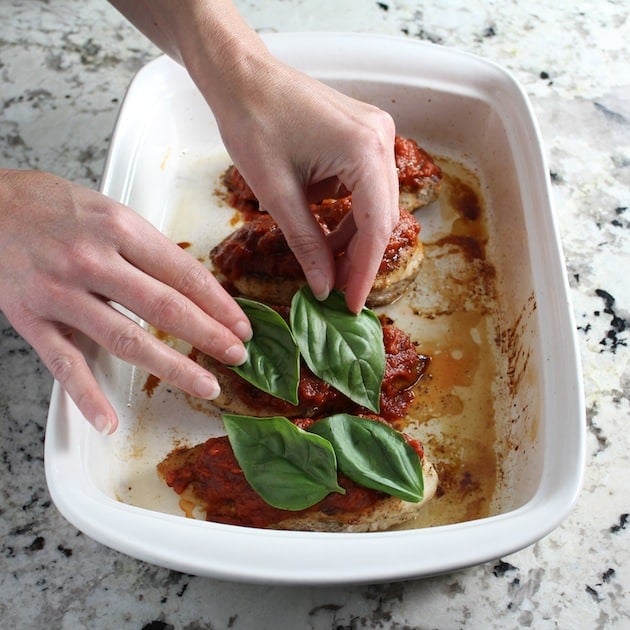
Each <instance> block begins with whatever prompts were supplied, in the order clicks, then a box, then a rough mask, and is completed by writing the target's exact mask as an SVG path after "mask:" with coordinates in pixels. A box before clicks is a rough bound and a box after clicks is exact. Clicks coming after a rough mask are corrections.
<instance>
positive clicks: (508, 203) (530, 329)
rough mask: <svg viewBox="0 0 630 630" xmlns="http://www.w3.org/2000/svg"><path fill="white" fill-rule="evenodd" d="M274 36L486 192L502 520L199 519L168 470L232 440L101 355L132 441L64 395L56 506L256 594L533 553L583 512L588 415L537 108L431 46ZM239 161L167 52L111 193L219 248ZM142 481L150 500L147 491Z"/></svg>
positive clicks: (53, 471)
mask: <svg viewBox="0 0 630 630" xmlns="http://www.w3.org/2000/svg"><path fill="white" fill-rule="evenodd" d="M265 40H266V42H267V44H268V46H269V47H270V49H271V50H272V52H273V53H274V54H275V55H276V56H278V57H279V58H281V59H283V60H285V61H287V62H288V63H290V64H292V65H294V66H296V67H298V68H299V69H301V70H303V71H305V72H307V73H309V74H312V75H314V76H316V77H317V78H319V79H321V80H323V81H326V82H329V83H331V84H333V85H334V86H335V87H336V88H338V89H340V90H342V91H346V92H348V93H349V94H351V95H352V96H354V97H356V98H359V99H361V100H366V101H369V102H373V103H375V104H377V105H379V106H381V107H383V108H384V109H387V110H388V111H390V112H391V113H392V115H393V116H394V118H395V120H396V123H397V127H398V131H399V133H402V134H403V135H407V136H410V137H413V138H416V139H418V140H421V141H422V144H423V146H425V147H426V148H428V149H430V150H431V151H432V152H433V153H437V154H439V155H442V156H446V157H452V158H453V159H456V160H459V161H464V162H465V163H466V164H467V165H469V166H470V167H471V168H473V169H474V170H475V171H476V172H477V173H478V174H479V177H480V178H481V180H482V182H483V186H484V196H485V199H486V202H487V206H488V215H489V216H488V221H489V224H490V228H491V229H490V238H489V250H490V251H491V253H492V257H493V262H494V265H495V267H496V270H497V275H498V277H497V283H498V285H499V286H500V287H501V307H502V318H503V321H504V324H503V328H504V330H505V331H506V334H507V337H511V338H512V341H513V342H514V343H512V345H510V346H509V348H508V347H507V346H506V348H505V350H506V353H507V354H509V355H510V356H509V357H507V359H506V360H507V364H508V368H509V370H511V372H512V374H511V378H512V379H513V386H512V388H511V394H512V397H513V399H512V400H511V401H510V405H509V406H508V408H507V409H506V411H505V414H504V416H503V417H501V418H499V419H498V424H497V434H498V436H499V439H498V440H497V445H496V449H497V455H498V461H499V462H500V478H501V485H500V487H498V488H497V496H496V497H494V500H493V504H494V506H495V507H494V510H493V513H492V515H491V516H488V517H485V518H477V519H474V520H471V521H467V522H459V523H453V524H447V525H439V526H435V527H430V528H419V529H407V530H401V531H390V532H379V533H371V534H323V533H310V532H280V531H268V530H260V529H248V528H241V527H236V526H229V525H221V524H216V523H210V522H205V521H200V520H195V519H187V518H183V517H182V516H181V515H180V514H181V513H180V511H179V508H178V503H177V497H176V495H175V494H174V493H172V492H171V491H170V490H168V489H167V488H164V487H163V486H162V484H161V483H160V482H159V480H158V479H157V476H156V475H155V464H156V463H157V462H158V461H159V459H160V458H161V457H162V456H163V455H165V454H166V452H168V451H169V450H170V449H172V448H173V446H174V444H175V443H176V442H179V443H182V442H183V443H186V442H188V443H195V442H200V441H203V440H205V439H206V438H207V437H209V436H210V435H211V434H213V433H214V434H217V432H218V431H219V429H218V428H217V425H212V424H211V423H209V422H208V418H207V416H206V415H204V414H203V413H199V412H197V411H195V410H194V409H192V408H191V407H190V406H186V407H185V409H186V413H185V414H182V400H181V397H178V396H176V395H174V394H172V393H171V392H170V391H168V390H164V391H161V392H160V393H158V394H156V395H155V396H153V397H151V398H147V397H146V396H145V397H142V396H139V390H140V389H141V386H142V382H143V378H144V375H142V374H139V373H138V372H137V371H136V370H134V369H132V368H131V367H129V366H127V365H123V364H121V363H120V362H119V361H117V360H116V359H114V358H112V357H111V356H109V355H108V354H107V353H105V352H103V351H102V350H100V349H99V348H96V347H93V346H92V345H89V344H88V346H87V351H88V354H89V357H90V360H91V364H92V366H93V369H94V370H95V373H96V375H97V378H98V379H99V381H100V382H101V383H102V386H103V388H104V389H105V391H106V393H107V394H108V395H109V397H110V399H111V400H112V401H113V403H114V405H115V406H116V408H117V410H118V412H119V414H120V418H121V428H120V430H119V431H118V432H117V434H116V435H115V436H111V437H109V438H104V437H102V436H100V435H98V434H97V433H96V432H95V431H93V430H92V429H91V428H90V427H89V425H88V424H87V423H86V422H85V421H84V420H83V419H82V417H81V415H80V414H79V412H78V410H77V409H76V407H75V406H74V404H73V403H72V401H70V399H69V398H68V397H67V396H66V395H65V393H64V392H63V391H62V390H61V388H60V387H59V384H58V383H55V385H54V388H53V393H52V399H51V405H50V412H49V418H48V425H47V430H46V443H45V466H46V476H47V482H48V486H49V489H50V493H51V496H52V498H53V501H54V502H55V504H56V506H57V507H58V509H59V510H60V511H61V513H62V514H63V515H64V516H65V517H66V518H67V519H68V520H69V521H70V522H71V523H72V524H74V525H75V526H76V527H77V528H79V529H80V530H82V531H83V532H85V533H86V534H87V535H89V536H91V537H92V538H94V539H96V540H98V541H100V542H101V543H103V544H105V545H108V546H110V547H112V548H114V549H117V550H119V551H122V552H124V553H127V554H129V555H131V556H133V557H136V558H139V559H141V560H145V561H149V562H153V563H156V564H159V565H162V566H166V567H169V568H172V569H175V570H179V571H183V572H187V573H192V574H197V575H203V576H213V577H217V578H224V579H234V580H243V581H250V582H267V583H282V584H335V583H358V582H376V581H389V580H398V579H408V578H414V577H420V576H427V575H431V574H436V573H440V572H444V571H451V570H454V569H459V568H462V567H465V566H470V565H473V564H477V563H481V562H484V561H488V560H492V559H495V558H498V557H500V556H503V555H505V554H508V553H511V552H513V551H516V550H518V549H520V548H522V547H525V546H527V545H529V544H531V543H532V542H534V541H536V540H538V539H540V538H541V537H543V536H544V535H546V534H547V533H548V532H550V531H551V530H552V529H553V528H555V527H556V526H557V525H558V524H559V523H560V522H561V521H562V520H563V519H564V518H565V517H566V515H567V514H568V512H569V510H570V508H571V507H572V505H573V503H574V501H575V499H576V496H577V493H578V491H579V488H580V485H581V477H582V469H583V459H584V448H585V447H584V441H585V418H584V409H583V395H582V384H581V374H580V364H579V358H578V351H577V344H576V338H575V325H574V321H573V316H572V310H571V307H570V303H569V299H568V287H567V282H566V278H565V271H564V263H563V257H562V252H561V246H560V242H559V239H558V232H557V228H556V225H555V221H554V216H553V211H552V207H551V200H550V191H549V182H548V174H547V168H546V164H545V158H544V155H543V149H542V145H541V138H540V134H539V131H538V128H537V125H536V122H535V120H534V117H533V114H532V110H531V107H530V105H529V103H528V101H527V98H526V96H525V95H524V93H523V91H522V90H521V88H520V87H519V85H518V84H517V82H516V81H515V80H514V79H513V78H512V77H511V76H510V74H509V73H507V72H506V71H505V70H503V69H501V68H500V67H498V66H496V65H494V64H491V63H489V62H487V61H485V60H482V59H479V58H476V57H474V56H471V55H468V54H465V53H461V52H458V51H454V50H450V49H447V48H444V47H439V46H434V45H431V44H425V43H419V42H414V41H410V40H407V39H403V38H392V37H379V36H367V35H357V34H351V35H350V34H307V33H297V34H289V33H287V34H273V35H266V36H265ZM225 159H226V156H225V152H224V149H223V147H222V144H221V140H220V136H219V133H218V130H217V128H216V125H215V123H214V120H213V118H212V115H211V113H210V112H209V110H208V108H207V106H206V104H205V103H204V101H203V100H202V98H201V96H200V95H199V94H198V92H197V91H196V89H195V87H194V86H193V84H192V83H191V81H190V80H189V78H188V77H187V75H186V73H185V72H184V71H183V70H182V69H181V68H180V67H179V66H177V65H176V64H175V63H173V62H172V61H170V60H169V59H168V58H166V57H162V58H159V59H157V60H155V61H153V62H151V63H149V64H148V65H147V66H146V67H145V68H143V69H142V70H141V71H140V72H139V73H138V75H137V76H136V77H135V79H134V80H133V82H132V84H131V86H130V88H129V90H128V93H127V95H126V97H125V100H124V103H123V106H122V108H121V111H120V116H119V119H118V122H117V125H116V129H115V132H114V135H113V138H112V143H111V148H110V152H109V157H108V160H107V163H106V166H105V172H104V175H103V180H102V190H103V192H104V193H105V194H107V195H109V196H110V197H112V198H114V199H116V200H119V201H122V202H123V203H127V204H129V205H130V206H131V207H133V208H134V209H135V210H136V211H138V212H139V213H140V214H142V215H143V216H145V217H146V218H147V219H149V220H150V221H151V222H153V223H154V224H155V225H156V226H157V227H158V228H160V229H161V230H162V231H164V232H165V233H167V234H168V235H169V236H170V237H172V238H173V239H174V240H175V241H182V240H186V241H188V240H190V238H191V237H190V234H191V229H193V230H194V234H195V235H198V234H206V233H208V234H211V238H212V239H213V240H215V239H218V238H220V236H221V234H222V233H225V234H227V233H228V231H229V230H230V229H231V227H230V225H229V220H228V219H229V216H230V214H229V213H228V214H225V210H223V212H224V214H223V215H222V214H221V210H219V212H218V214H217V215H214V214H213V215H212V216H208V215H207V214H204V213H203V208H204V204H203V199H202V197H203V195H204V190H206V189H207V193H208V198H210V197H211V195H212V188H213V186H214V183H213V180H212V179H211V176H213V175H214V174H215V171H216V169H217V168H218V167H219V165H222V164H223V163H224V160H225ZM204 186H205V187H206V188H204ZM499 210H500V211H499ZM433 220H434V219H432V218H431V216H430V215H429V216H428V217H427V219H426V225H425V223H424V222H423V221H422V219H421V223H423V234H425V233H426V232H427V230H428V232H429V233H430V232H431V229H432V227H431V222H432V221H433ZM435 220H437V219H435ZM191 226H193V227H192V228H191ZM195 248H198V251H197V250H196V249H195ZM205 252H207V243H204V242H203V239H200V240H199V241H195V242H194V244H193V249H192V253H194V254H200V255H201V254H203V253H205ZM515 337H517V339H516V341H515V339H514V338H515ZM515 371H517V372H518V375H516V376H515V375H514V372H515ZM515 444H518V445H519V448H518V449H516V448H514V445H515ZM126 485H128V486H129V487H131V486H132V485H133V487H134V492H133V493H131V494H129V496H125V492H126V490H125V486H126ZM121 498H123V499H124V501H122V500H121Z"/></svg>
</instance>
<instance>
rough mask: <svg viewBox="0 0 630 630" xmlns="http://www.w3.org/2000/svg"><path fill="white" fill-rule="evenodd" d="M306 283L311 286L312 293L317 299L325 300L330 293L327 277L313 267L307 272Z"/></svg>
mask: <svg viewBox="0 0 630 630" xmlns="http://www.w3.org/2000/svg"><path fill="white" fill-rule="evenodd" d="M308 284H309V286H310V287H311V291H312V292H313V295H314V296H315V297H316V298H317V299H318V300H325V299H326V298H327V297H328V294H329V293H330V284H329V283H328V278H327V277H326V276H325V275H324V274H323V273H322V272H321V271H319V270H318V269H314V270H313V271H311V272H310V273H309V274H308Z"/></svg>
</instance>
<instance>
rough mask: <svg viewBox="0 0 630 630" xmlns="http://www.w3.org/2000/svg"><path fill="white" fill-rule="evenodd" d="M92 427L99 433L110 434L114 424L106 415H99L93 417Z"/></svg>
mask: <svg viewBox="0 0 630 630" xmlns="http://www.w3.org/2000/svg"><path fill="white" fill-rule="evenodd" d="M94 428H95V429H96V430H97V431H98V432H99V433H100V434H101V435H111V434H112V431H113V428H114V425H113V423H112V421H111V420H110V419H109V418H108V417H107V416H103V415H99V416H96V418H94Z"/></svg>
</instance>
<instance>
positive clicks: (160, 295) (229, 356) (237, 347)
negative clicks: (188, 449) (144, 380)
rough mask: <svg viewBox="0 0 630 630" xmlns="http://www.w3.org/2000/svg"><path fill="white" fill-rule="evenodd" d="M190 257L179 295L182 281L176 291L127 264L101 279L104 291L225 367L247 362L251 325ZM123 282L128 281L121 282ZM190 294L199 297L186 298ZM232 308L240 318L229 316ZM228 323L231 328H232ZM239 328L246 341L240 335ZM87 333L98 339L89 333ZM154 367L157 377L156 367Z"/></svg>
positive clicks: (206, 272) (119, 302) (121, 264)
mask: <svg viewBox="0 0 630 630" xmlns="http://www.w3.org/2000/svg"><path fill="white" fill-rule="evenodd" d="M189 258H190V261H188V260H186V261H185V263H186V265H187V267H185V270H186V271H184V272H183V274H182V277H184V278H186V279H185V281H184V282H183V283H181V282H180V283H179V287H180V290H179V291H178V290H177V284H178V283H177V282H175V287H171V286H169V285H167V284H164V283H163V282H160V281H159V280H156V279H155V278H153V277H151V276H149V275H147V274H146V273H144V272H142V271H140V270H139V269H137V268H135V267H133V266H131V265H129V264H127V263H126V262H125V261H123V260H119V262H118V264H116V265H115V266H114V268H113V269H112V270H111V272H109V273H107V274H106V275H105V276H104V277H103V278H101V279H100V280H99V282H98V287H99V291H102V292H104V293H103V294H104V295H106V296H107V298H108V299H110V300H112V301H114V302H116V303H118V304H120V305H122V306H124V307H125V308H127V309H128V310H129V311H131V312H132V313H134V314H135V315H137V316H138V317H140V318H142V319H143V320H145V321H147V322H149V323H150V324H151V325H152V326H154V327H155V328H157V329H158V330H160V331H162V332H166V333H169V334H171V335H173V336H174V337H176V338H178V339H182V340H184V341H187V342H188V343H190V344H191V345H193V346H194V347H195V348H198V349H199V350H201V351H202V352H204V353H206V354H209V355H211V356H213V357H214V358H216V359H218V360H219V361H221V362H223V363H226V364H228V365H239V364H241V363H243V362H244V361H245V360H246V358H247V352H246V350H245V346H244V345H243V338H245V339H247V338H249V337H251V326H250V323H249V321H248V320H247V319H246V318H245V316H244V315H243V314H242V312H241V310H240V308H238V307H237V308H236V309H235V308H234V306H235V305H236V303H235V302H234V300H233V299H232V298H231V297H230V296H229V295H228V294H227V293H226V292H225V291H224V290H223V288H222V287H221V286H220V284H219V283H218V282H217V281H216V279H215V278H214V277H213V276H212V275H211V274H210V273H209V272H208V271H207V270H206V269H205V268H203V266H202V265H201V264H199V263H198V262H197V261H196V260H194V259H192V257H189ZM197 265H198V266H199V267H201V269H198V268H197ZM187 274H188V275H187ZM121 278H124V283H121V282H120V279H121ZM193 279H194V280H193ZM193 283H194V284H193ZM202 287H205V291H204V289H203V288H202ZM93 290H94V289H93ZM180 291H182V292H180ZM184 291H185V292H186V293H188V294H189V295H190V296H192V298H193V299H189V298H188V297H186V296H185V295H184V294H183V292H184ZM205 293H207V295H205ZM211 298H212V299H211ZM194 300H197V301H198V302H202V303H204V304H205V306H206V309H207V310H208V311H211V312H212V313H213V315H216V317H219V318H221V319H223V323H221V322H220V321H219V320H218V319H217V318H215V317H214V316H213V317H211V316H209V315H208V312H207V311H206V310H204V309H202V308H201V307H200V306H198V304H197V303H196V301H194ZM213 300H214V301H213ZM222 309H223V310H222ZM230 310H231V311H232V312H235V315H226V314H225V312H229V311H230ZM241 319H244V322H243V321H241ZM227 322H229V323H230V326H231V328H229V327H226V325H225V324H226V323H227ZM235 328H236V330H237V331H238V332H240V333H241V335H242V336H241V337H239V336H237V335H235V334H234V332H233V330H234V329H235ZM86 333H87V334H90V335H91V336H92V333H90V332H89V331H86ZM151 367H152V368H153V373H155V367H154V366H151Z"/></svg>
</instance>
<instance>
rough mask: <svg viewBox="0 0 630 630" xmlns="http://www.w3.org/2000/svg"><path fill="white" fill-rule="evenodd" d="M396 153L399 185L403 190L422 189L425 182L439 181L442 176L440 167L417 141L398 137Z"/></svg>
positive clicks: (395, 145)
mask: <svg viewBox="0 0 630 630" xmlns="http://www.w3.org/2000/svg"><path fill="white" fill-rule="evenodd" d="M394 153H395V156H396V170H397V171H398V183H399V185H400V187H401V188H405V189H407V190H414V189H417V188H421V187H422V185H423V180H425V179H437V178H440V177H441V176H442V170H441V169H440V167H439V166H438V165H437V164H436V163H435V162H434V161H433V159H432V158H431V156H430V155H429V154H428V153H427V152H426V151H425V150H424V149H422V148H420V147H419V146H418V143H417V142H416V141H415V140H412V139H410V138H403V137H402V136H396V140H395V141H394Z"/></svg>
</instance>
